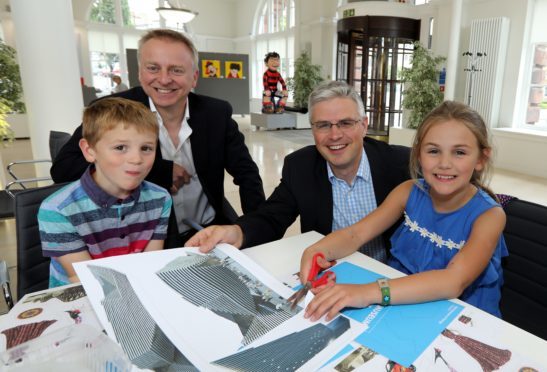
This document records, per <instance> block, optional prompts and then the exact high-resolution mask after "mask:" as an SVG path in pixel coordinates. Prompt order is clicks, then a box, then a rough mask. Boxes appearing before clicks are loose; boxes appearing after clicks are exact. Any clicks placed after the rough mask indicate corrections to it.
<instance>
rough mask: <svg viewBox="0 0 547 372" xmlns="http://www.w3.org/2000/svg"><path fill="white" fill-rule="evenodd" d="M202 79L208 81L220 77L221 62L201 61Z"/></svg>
mask: <svg viewBox="0 0 547 372" xmlns="http://www.w3.org/2000/svg"><path fill="white" fill-rule="evenodd" d="M201 77H203V78H206V79H207V78H218V77H220V61H219V60H217V59H204V60H203V61H201Z"/></svg>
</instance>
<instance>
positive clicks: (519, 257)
mask: <svg viewBox="0 0 547 372" xmlns="http://www.w3.org/2000/svg"><path fill="white" fill-rule="evenodd" d="M504 210H505V214H506V215H507V223H506V225H505V230H504V233H503V235H504V237H505V242H506V243H507V248H508V249H509V257H507V259H506V261H505V262H504V267H503V270H504V281H505V283H504V285H503V290H502V296H501V304H500V308H501V314H502V317H503V320H505V321H507V322H509V323H512V324H514V325H516V326H517V327H520V328H522V329H524V330H526V331H528V332H530V333H533V334H535V335H537V336H539V337H541V338H543V339H546V340H547V322H546V321H545V316H546V315H547V206H543V205H539V204H535V203H530V202H527V201H524V200H519V199H514V200H511V201H509V202H508V203H507V205H506V206H505V208H504Z"/></svg>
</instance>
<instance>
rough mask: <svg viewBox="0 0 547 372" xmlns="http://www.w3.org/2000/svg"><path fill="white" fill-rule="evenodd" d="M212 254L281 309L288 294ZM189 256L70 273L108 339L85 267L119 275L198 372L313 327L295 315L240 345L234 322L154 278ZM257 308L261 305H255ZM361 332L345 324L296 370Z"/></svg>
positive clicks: (238, 261) (250, 265) (149, 256)
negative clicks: (249, 278) (345, 327)
mask: <svg viewBox="0 0 547 372" xmlns="http://www.w3.org/2000/svg"><path fill="white" fill-rule="evenodd" d="M215 251H217V252H218V253H216V255H217V256H219V257H224V256H227V257H228V258H229V259H231V260H233V262H235V265H238V267H240V268H241V270H242V272H244V274H240V277H241V276H242V275H243V276H246V275H247V274H245V273H246V272H248V273H250V275H251V276H253V277H254V278H256V280H257V281H256V282H255V281H254V279H253V281H252V284H251V285H254V284H256V283H257V282H260V283H261V284H260V286H261V288H262V285H263V286H265V287H267V288H269V290H267V291H266V292H267V293H266V295H264V296H263V297H262V298H265V301H266V302H265V303H264V304H266V305H269V306H271V304H272V303H273V304H274V307H275V308H276V309H277V308H278V307H281V306H282V305H283V306H284V305H285V301H284V300H283V301H279V299H277V296H278V295H279V296H281V297H282V299H286V298H288V297H289V296H290V295H291V294H292V290H290V289H289V288H287V287H286V286H284V285H283V284H282V283H280V282H279V281H278V280H276V279H275V278H273V277H272V276H271V275H270V274H269V273H267V272H266V271H265V270H264V269H262V268H261V267H260V266H258V265H257V264H255V263H254V261H252V260H251V259H250V258H249V257H247V256H245V255H244V254H242V253H241V252H240V251H239V250H237V249H236V248H234V247H232V246H228V245H220V246H218V247H217V248H215ZM189 253H192V254H197V253H198V251H197V249H194V248H186V249H183V248H180V249H170V250H164V251H158V252H148V253H143V254H134V255H125V256H117V257H111V258H106V259H101V260H93V261H87V262H82V263H78V264H75V269H76V272H77V274H78V276H79V278H80V280H81V282H82V284H83V285H84V287H85V289H86V292H87V294H88V298H89V299H90V301H91V303H92V305H93V307H94V309H95V311H96V312H97V316H98V318H99V319H100V321H101V323H102V324H103V325H104V327H105V329H106V331H107V333H108V334H109V335H114V334H115V333H114V329H113V327H112V324H111V323H110V322H109V320H108V317H107V314H106V312H105V310H104V306H103V305H102V304H101V301H102V300H103V298H104V292H103V287H102V286H101V285H100V283H99V282H98V281H97V279H96V277H95V275H94V274H93V273H92V271H91V270H92V269H90V266H95V267H97V266H100V267H105V268H109V269H112V270H115V271H117V272H120V273H122V274H124V275H125V276H126V277H127V279H128V281H129V282H130V283H131V287H132V289H133V290H134V291H135V293H136V295H137V296H138V299H139V300H140V302H141V303H142V305H143V306H144V307H145V308H146V311H147V312H148V313H149V314H150V315H151V316H152V318H153V319H154V321H155V322H156V323H157V325H158V326H159V327H160V328H161V330H162V331H163V332H164V333H165V335H166V336H167V337H168V338H169V339H170V340H171V342H172V343H173V344H174V345H175V346H176V347H177V348H178V350H180V351H181V352H182V353H183V354H184V355H185V356H186V357H187V358H188V359H189V360H190V361H191V362H192V363H193V364H194V365H195V366H196V367H197V368H198V369H200V370H214V369H219V370H223V367H220V366H218V365H213V364H211V362H214V361H216V360H219V359H221V358H225V357H229V356H231V355H233V354H235V353H237V352H241V351H244V350H246V349H248V348H254V347H258V346H260V345H263V344H264V343H265V342H267V341H271V340H275V339H278V338H280V337H283V336H286V335H288V334H293V333H294V332H298V331H300V330H303V329H306V328H308V327H310V325H311V326H313V325H315V323H311V322H309V321H308V320H306V319H303V317H302V315H301V314H299V315H296V316H291V317H290V319H288V320H286V321H285V322H283V323H282V324H281V325H279V326H277V327H276V328H275V329H274V331H273V332H272V334H273V336H270V335H268V336H267V337H261V338H258V339H255V340H254V341H252V342H251V343H249V344H247V345H244V343H243V341H242V340H243V336H242V332H241V330H240V328H239V327H238V325H237V324H236V323H234V321H230V320H229V319H227V318H225V317H222V316H219V315H218V314H216V313H215V312H213V311H211V310H209V309H208V308H206V307H204V306H196V305H194V304H192V303H191V302H190V301H188V300H187V299H185V298H183V296H182V295H181V294H180V293H178V292H176V291H175V290H174V289H173V288H171V287H170V286H168V285H167V284H166V282H164V281H163V280H162V279H161V278H160V277H159V276H158V275H157V272H159V271H160V270H162V269H164V268H165V267H166V265H168V264H169V263H172V262H173V261H174V260H176V259H177V258H181V257H186V258H187V257H188V254H189ZM194 257H195V256H194ZM186 258H184V259H183V261H184V260H186ZM230 262H232V261H230ZM199 290H200V288H197V292H196V293H197V294H198V295H200V294H202V295H203V296H205V297H208V296H210V293H205V292H204V293H201V292H199ZM209 291H211V289H209ZM232 295H234V296H235V294H228V297H229V296H232ZM270 298H271V300H270ZM268 301H269V302H268ZM258 302H259V303H261V301H260V300H259V301H258ZM273 313H276V311H273ZM276 314H277V313H276ZM276 322H277V321H276ZM266 323H267V322H266ZM363 330H364V329H363V328H362V326H361V325H359V324H357V323H356V322H350V326H349V329H348V331H346V332H344V333H343V334H341V335H339V336H337V337H336V340H334V341H335V342H332V343H331V344H329V346H328V347H327V348H326V349H325V350H324V352H323V353H319V354H318V355H317V356H316V357H315V358H313V359H312V360H310V361H309V362H308V364H305V365H304V366H302V368H303V369H306V370H309V367H311V366H312V365H314V366H317V367H318V366H320V365H321V363H323V362H324V361H325V360H328V359H329V353H331V354H332V353H333V352H334V351H333V350H334V349H336V348H337V347H338V346H340V347H342V346H343V345H345V344H347V343H348V342H349V341H350V340H351V339H353V338H354V337H355V336H356V335H357V334H359V333H360V332H362V331H363ZM251 333H253V332H249V334H251ZM329 350H330V351H329Z"/></svg>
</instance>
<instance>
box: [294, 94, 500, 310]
mask: <svg viewBox="0 0 547 372" xmlns="http://www.w3.org/2000/svg"><path fill="white" fill-rule="evenodd" d="M491 153H492V149H491V147H490V145H489V144H488V133H487V129H486V126H485V124H484V121H483V120H482V118H481V117H480V115H479V114H478V113H477V112H475V111H473V110H472V109H470V108H469V107H468V106H466V105H464V104H461V103H458V102H452V101H446V102H443V103H442V104H441V105H440V106H438V107H437V108H435V109H434V110H433V111H432V112H431V113H430V114H429V115H428V116H427V117H426V118H425V120H424V122H423V123H422V125H421V126H420V127H419V128H418V131H417V133H416V137H415V139H414V144H413V147H412V152H411V156H410V171H411V174H412V176H413V180H410V181H406V182H404V183H402V184H401V185H399V186H398V187H396V188H395V189H394V190H393V191H392V192H391V193H390V194H389V196H388V197H387V198H386V200H385V201H384V202H383V203H382V204H381V205H380V206H379V207H378V208H377V209H376V210H375V211H374V212H373V213H371V214H369V215H368V216H367V217H365V218H363V219H362V220H361V221H359V222H357V223H356V224H354V225H352V226H349V227H347V228H345V229H343V230H338V231H336V232H333V233H331V234H329V235H328V236H326V237H325V238H323V239H321V240H320V241H319V242H317V243H316V244H314V245H312V246H310V247H308V248H307V249H306V250H305V251H304V254H303V256H302V260H301V270H300V273H301V274H300V276H301V279H303V281H304V280H305V278H306V277H307V275H308V272H309V270H310V267H311V261H312V257H313V256H314V254H315V253H317V252H322V253H323V254H324V255H325V260H320V265H321V266H323V267H328V266H329V263H328V261H332V260H335V259H338V258H341V257H345V256H347V255H349V254H351V253H353V252H355V251H357V250H358V249H359V247H360V246H362V245H363V244H364V243H366V242H368V241H369V240H371V239H372V238H374V237H375V236H377V235H379V234H381V233H382V232H383V231H384V230H386V229H387V228H389V227H390V226H391V225H392V224H394V223H395V222H396V221H397V220H398V219H399V218H400V217H401V215H403V216H404V222H403V223H402V224H401V226H399V228H398V229H397V230H396V232H395V233H394V234H393V236H392V238H391V243H392V249H391V255H392V257H391V258H390V260H389V262H388V264H389V265H390V266H391V267H393V268H395V269H397V270H400V271H402V272H404V273H406V274H409V275H408V276H405V277H403V278H399V279H391V280H386V279H380V280H378V283H369V284H364V285H354V284H353V285H352V284H334V285H332V284H329V285H327V286H324V287H322V288H318V289H316V290H314V293H315V294H316V296H315V298H314V299H313V301H311V303H310V304H309V305H308V307H307V308H306V312H305V316H306V317H307V318H310V319H311V320H317V319H319V318H320V317H321V316H323V315H324V314H325V313H327V320H330V319H332V318H333V317H334V316H335V315H336V313H337V312H339V311H340V310H341V309H343V308H344V307H366V306H369V305H370V304H382V305H388V304H406V303H416V302H425V301H433V300H439V299H448V298H455V297H459V298H460V299H461V300H463V301H466V302H468V303H470V304H472V305H474V306H477V307H478V308H480V309H483V310H485V311H487V312H489V313H491V314H493V315H496V316H498V317H499V316H500V311H499V300H500V288H501V285H502V283H503V274H502V268H501V258H502V257H504V256H507V254H508V253H507V247H506V246H505V241H504V240H503V236H502V231H503V228H504V226H505V213H504V212H503V210H502V208H501V207H500V206H499V204H498V203H497V202H496V201H495V196H494V195H493V194H492V192H491V191H490V190H488V189H487V188H486V187H485V186H484V179H485V178H486V175H487V174H488V170H489V168H490V163H491V158H490V155H491ZM386 171H387V170H386Z"/></svg>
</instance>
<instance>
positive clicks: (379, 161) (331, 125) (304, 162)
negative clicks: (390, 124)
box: [186, 82, 410, 261]
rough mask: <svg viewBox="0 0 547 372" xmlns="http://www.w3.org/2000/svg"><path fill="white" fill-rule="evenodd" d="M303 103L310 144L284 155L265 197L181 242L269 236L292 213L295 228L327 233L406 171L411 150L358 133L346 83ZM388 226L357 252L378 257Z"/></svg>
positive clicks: (356, 109) (360, 111)
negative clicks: (229, 221) (306, 107)
mask: <svg viewBox="0 0 547 372" xmlns="http://www.w3.org/2000/svg"><path fill="white" fill-rule="evenodd" d="M309 108H310V117H311V122H312V133H313V136H314V140H315V145H314V146H307V147H305V148H302V149H300V150H298V151H295V152H294V153H292V154H290V155H288V156H287V157H286V158H285V162H284V165H283V170H282V179H281V183H280V184H279V186H277V188H276V189H275V190H274V192H273V193H272V195H271V196H270V197H269V198H268V199H267V200H266V203H264V204H263V205H262V206H261V207H260V208H259V209H258V210H256V211H255V212H253V213H250V214H247V215H245V216H242V217H240V218H239V219H238V220H237V221H236V224H235V225H232V226H211V227H209V228H207V229H205V230H203V231H201V232H200V233H198V234H196V235H195V236H194V237H193V238H192V239H190V240H189V241H188V242H187V243H186V245H187V246H200V248H201V250H202V251H208V250H210V249H212V247H214V245H216V244H217V243H219V242H225V243H230V244H233V245H235V246H236V247H250V246H254V245H258V244H262V243H266V242H270V241H273V240H277V239H280V238H282V237H283V235H284V234H285V231H286V230H287V228H288V227H289V226H290V225H291V224H292V223H293V222H294V221H295V219H296V218H297V217H298V216H300V226H301V231H302V232H307V231H311V230H315V231H317V232H320V233H322V234H328V233H330V232H332V231H333V230H336V229H340V228H343V227H346V226H348V225H351V224H353V223H355V222H357V221H358V220H359V219H361V218H363V217H364V216H365V215H367V214H368V213H370V212H371V211H372V210H374V209H375V208H376V207H377V206H378V205H379V204H381V203H382V202H383V201H384V199H385V198H386V196H387V195H388V194H389V192H390V191H391V190H393V189H394V188H395V187H396V186H397V185H399V184H400V183H401V182H403V181H405V180H407V179H409V178H410V175H409V171H408V161H409V156H410V149H409V148H408V147H403V146H393V145H388V144H386V143H384V142H380V141H377V140H374V139H371V138H368V137H365V135H366V132H367V125H368V121H367V118H366V116H365V112H364V107H363V102H362V100H361V98H360V97H359V95H358V94H357V93H356V92H355V91H354V90H353V89H352V88H351V87H350V86H348V85H347V84H346V83H342V82H326V83H323V84H321V85H319V86H318V87H317V88H316V89H315V90H314V91H313V92H312V94H311V95H310V102H309ZM364 137H365V138H364ZM363 138H364V139H363ZM392 232H393V231H392V230H389V231H387V232H386V233H385V234H384V235H383V236H382V237H379V238H378V239H377V240H376V241H374V242H371V243H372V244H370V245H369V246H367V245H365V246H364V247H363V248H362V252H363V253H365V254H368V255H370V256H372V257H374V258H376V259H378V260H380V261H385V259H386V257H387V248H388V247H389V238H390V236H391V233H392Z"/></svg>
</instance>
